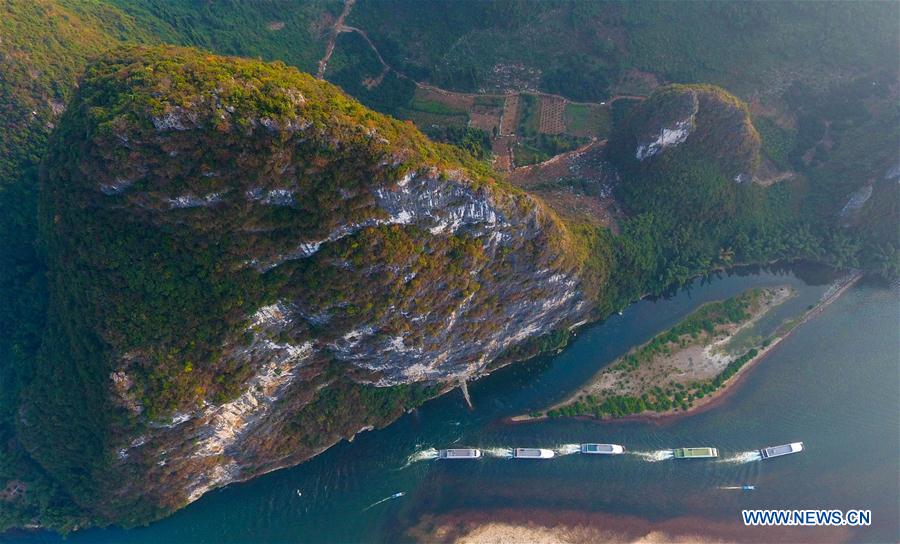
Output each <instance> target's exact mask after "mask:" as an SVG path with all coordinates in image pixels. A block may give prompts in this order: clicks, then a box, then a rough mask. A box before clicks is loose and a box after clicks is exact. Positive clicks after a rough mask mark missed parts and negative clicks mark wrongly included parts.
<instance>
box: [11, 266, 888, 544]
mask: <svg viewBox="0 0 900 544" xmlns="http://www.w3.org/2000/svg"><path fill="white" fill-rule="evenodd" d="M827 280H828V278H827V277H826V275H825V274H823V273H816V272H815V271H811V270H803V271H802V273H801V270H800V269H795V270H793V271H792V270H780V271H743V272H741V273H740V274H738V273H733V274H730V275H722V276H719V277H714V278H709V279H705V280H702V281H701V280H698V281H695V282H694V283H693V284H691V285H690V286H689V287H688V288H686V289H682V290H681V291H679V292H678V293H676V294H674V295H673V296H671V297H669V298H665V299H660V300H656V301H649V300H648V301H641V302H639V303H637V304H634V305H633V306H631V307H629V308H628V309H627V310H625V312H624V314H623V315H615V316H612V317H611V318H610V319H608V320H606V321H605V322H603V323H600V324H597V325H594V326H591V327H588V328H586V329H584V330H582V331H581V332H579V333H578V337H577V338H576V340H575V341H574V343H573V344H572V345H571V346H570V347H569V348H568V349H566V350H565V351H564V352H563V353H561V354H559V355H557V356H554V357H548V358H542V359H537V360H534V361H531V362H528V363H524V364H518V365H513V366H511V367H507V368H505V369H502V370H500V371H497V372H495V373H494V374H493V375H491V376H488V377H487V378H484V379H482V380H480V381H478V382H475V383H473V384H471V385H470V393H471V396H472V400H473V403H474V405H475V409H474V410H471V411H470V410H468V409H467V408H466V406H465V404H464V402H463V399H462V396H461V395H460V394H459V393H458V392H452V393H450V394H448V395H446V396H445V397H442V398H439V399H435V400H433V401H431V402H429V403H427V404H426V405H425V406H423V407H422V408H420V409H419V410H416V411H415V412H413V413H411V414H408V415H406V416H404V417H403V418H401V419H400V420H398V421H397V422H395V423H394V424H393V425H391V426H390V427H388V428H387V429H383V430H378V431H373V432H369V433H363V434H361V435H359V436H357V437H356V439H355V440H354V441H353V442H352V443H346V442H345V443H341V444H339V445H337V446H335V447H334V448H332V449H330V450H328V451H327V452H325V453H324V454H322V455H320V456H319V457H317V458H314V459H312V460H311V461H309V462H307V463H304V464H302V465H300V466H298V467H294V468H291V469H286V470H281V471H278V472H275V473H272V474H269V475H266V476H263V477H260V478H257V479H255V480H253V481H251V482H246V483H243V484H236V485H232V486H229V487H227V488H225V489H220V490H217V491H214V492H211V493H209V494H207V495H206V496H204V497H203V498H202V499H200V500H199V501H197V502H196V503H194V504H192V505H190V506H188V507H187V508H185V509H183V510H181V511H179V512H176V513H175V514H174V515H172V516H171V517H169V518H167V519H165V520H162V521H160V522H157V523H155V524H152V525H151V526H149V527H145V528H139V529H134V530H128V531H124V530H119V529H106V530H89V531H84V532H80V533H77V534H75V535H72V536H70V537H69V539H68V541H69V542H72V543H80V542H141V543H143V542H173V543H178V542H248V541H271V542H335V541H340V542H345V541H350V542H357V541H365V542H379V541H380V542H394V541H398V540H404V539H406V538H407V537H406V536H405V531H406V529H407V528H409V527H410V526H412V525H415V524H416V523H418V522H419V521H420V520H422V519H423V517H426V516H432V515H441V514H447V513H453V512H460V511H472V510H482V511H490V510H492V509H497V508H501V507H502V508H511V509H530V510H531V509H538V510H542V511H549V512H552V511H554V510H577V511H587V512H603V513H605V514H612V515H630V516H638V517H640V518H643V519H646V520H651V521H662V520H667V519H672V518H677V517H682V516H690V517H693V518H703V519H708V520H710V521H714V522H717V523H733V524H734V528H735V531H736V533H735V534H736V535H737V536H736V538H747V539H755V540H763V541H764V540H765V536H764V535H765V533H759V532H756V533H753V532H744V533H741V532H740V531H741V530H742V529H741V526H740V510H741V509H744V508H841V509H846V508H860V509H871V510H872V515H873V525H872V527H870V528H867V529H865V530H861V531H858V532H856V533H853V534H852V538H853V539H854V540H862V541H873V542H888V541H891V542H896V541H898V539H900V528H898V512H900V499H898V474H900V451H898V450H900V410H898V403H900V361H898V356H900V329H898V323H900V289H898V288H897V286H893V287H887V286H884V285H876V284H873V283H868V282H865V281H864V282H862V283H860V284H858V285H857V286H855V287H854V288H852V289H851V290H849V291H848V292H847V293H846V294H845V295H844V296H843V297H841V298H840V299H839V300H837V301H836V302H835V303H834V304H832V305H831V306H830V307H828V308H827V309H826V310H825V312H823V313H822V314H821V315H819V316H817V317H816V318H814V319H813V320H812V321H810V322H809V323H807V324H805V325H803V326H802V327H801V328H799V329H798V330H797V331H796V332H795V333H794V334H793V335H792V336H790V337H789V338H788V339H787V340H785V341H784V342H782V343H781V344H780V345H779V346H778V347H777V348H775V350H773V353H771V354H770V355H769V356H768V357H767V358H766V359H764V360H763V361H762V362H761V363H760V364H759V365H758V366H757V367H756V368H754V369H753V370H752V371H751V372H750V373H749V374H748V375H747V376H746V379H745V380H743V382H742V383H741V384H740V386H739V387H738V388H737V389H736V390H735V391H734V392H733V393H732V394H730V395H729V396H728V398H727V399H726V400H725V401H724V402H723V403H722V404H720V405H718V406H716V407H715V408H713V409H711V410H709V411H706V412H703V413H700V414H697V415H693V416H689V417H684V418H680V419H675V420H666V421H663V422H637V421H632V422H610V423H599V422H595V421H581V420H553V421H545V422H539V423H528V424H519V425H509V424H505V423H504V422H503V421H502V419H503V418H505V417H508V416H510V415H514V414H517V413H521V412H523V411H527V410H529V409H532V408H536V407H540V406H543V405H545V404H547V403H549V402H552V401H555V400H558V399H560V398H562V397H564V396H566V395H567V394H568V393H570V392H571V390H573V389H575V388H576V387H577V386H579V385H580V384H581V383H582V382H583V381H584V380H586V379H587V378H589V377H590V376H591V375H592V374H593V373H594V372H595V371H596V370H597V368H599V367H601V366H602V365H604V364H607V363H608V362H610V361H611V360H613V359H614V358H615V357H616V356H618V355H620V354H622V353H623V352H625V351H626V350H627V349H628V348H629V347H631V346H633V345H635V344H637V343H640V342H643V341H645V340H647V339H649V338H650V337H652V336H653V335H654V334H656V333H657V332H659V331H661V330H663V329H665V328H667V327H668V326H670V325H672V324H673V323H675V322H676V321H677V320H678V319H680V318H681V317H683V316H684V315H686V314H687V313H689V312H690V311H692V310H693V309H695V308H696V307H697V306H699V305H700V304H702V303H704V302H706V301H710V300H715V299H721V298H724V297H728V296H731V295H734V294H737V293H739V292H741V291H743V290H745V289H747V288H749V287H752V286H766V285H784V284H790V285H792V286H793V287H795V288H796V289H797V291H798V293H797V296H796V297H795V298H793V299H791V300H790V301H788V302H787V303H785V305H784V307H783V308H782V309H780V310H779V311H780V312H784V315H788V314H790V313H792V312H793V313H797V312H799V311H801V310H802V309H803V308H806V307H807V306H808V305H809V304H813V303H815V301H817V300H818V299H819V297H820V296H821V295H822V293H824V292H825V290H826V289H827V287H828V283H827ZM799 440H802V441H803V442H804V443H805V446H806V450H807V451H805V452H804V453H802V454H800V455H794V456H790V457H785V458H781V459H774V460H770V461H766V462H760V461H755V460H752V459H753V458H754V456H753V454H752V451H753V450H755V449H758V448H759V447H761V446H767V445H773V444H781V443H785V442H792V441H799ZM588 441H590V442H614V443H618V444H623V445H625V446H626V447H627V448H628V449H629V452H631V454H630V455H623V456H617V457H589V456H581V455H577V454H575V455H566V456H562V457H559V458H556V459H553V460H550V461H532V462H528V461H515V460H508V459H503V458H485V459H482V460H479V461H476V462H464V461H459V462H439V461H434V460H421V461H413V462H409V460H410V457H413V458H415V457H416V455H417V454H419V457H425V456H427V450H428V449H429V448H442V447H449V446H451V445H455V446H458V447H461V446H473V447H481V448H506V447H514V446H535V447H549V448H558V449H565V445H567V444H577V443H579V442H588ZM705 445H709V446H716V447H718V448H719V451H720V455H721V456H722V458H721V459H720V460H719V461H712V460H703V461H672V460H663V461H652V460H651V459H652V458H654V457H660V456H662V454H660V453H658V452H660V451H665V450H668V449H670V448H673V447H679V446H705ZM745 483H746V484H753V485H756V486H757V490H756V491H753V492H741V491H728V490H723V489H720V487H727V486H734V485H741V484H745ZM401 492H402V493H404V495H402V496H399V497H396V498H392V499H389V500H386V501H384V502H380V503H378V504H374V503H376V502H377V501H381V500H382V499H385V498H388V497H390V496H392V495H394V494H397V493H401ZM373 504H374V505H373ZM698 530H702V529H701V528H699V527H698ZM761 535H762V536H761ZM20 540H25V541H30V542H55V541H59V540H60V539H59V537H57V536H55V535H52V534H48V533H31V534H7V535H6V536H5V537H0V541H20Z"/></svg>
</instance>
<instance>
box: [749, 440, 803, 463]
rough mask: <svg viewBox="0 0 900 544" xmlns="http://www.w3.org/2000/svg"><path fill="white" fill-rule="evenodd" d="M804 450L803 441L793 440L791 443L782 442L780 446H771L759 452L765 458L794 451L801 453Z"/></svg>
mask: <svg viewBox="0 0 900 544" xmlns="http://www.w3.org/2000/svg"><path fill="white" fill-rule="evenodd" d="M801 451H803V442H791V443H790V444H782V445H780V446H769V447H768V448H763V449H761V450H759V454H760V455H762V458H763V459H770V458H772V457H781V456H782V455H790V454H792V453H800V452H801Z"/></svg>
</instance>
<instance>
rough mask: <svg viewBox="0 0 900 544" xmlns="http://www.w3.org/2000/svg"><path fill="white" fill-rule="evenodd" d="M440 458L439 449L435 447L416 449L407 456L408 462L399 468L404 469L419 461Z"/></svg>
mask: <svg viewBox="0 0 900 544" xmlns="http://www.w3.org/2000/svg"><path fill="white" fill-rule="evenodd" d="M437 458H438V451H437V450H436V449H434V448H427V449H424V450H418V451H414V452H413V453H412V455H410V456H409V457H407V458H406V463H405V464H404V465H403V466H402V467H400V468H398V469H397V470H403V469H404V468H406V467H408V466H409V465H411V464H413V463H418V462H419V461H430V460H432V459H437Z"/></svg>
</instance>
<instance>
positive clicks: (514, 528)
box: [407, 509, 853, 544]
mask: <svg viewBox="0 0 900 544" xmlns="http://www.w3.org/2000/svg"><path fill="white" fill-rule="evenodd" d="M852 534H853V533H852V531H851V530H850V529H849V528H847V527H744V526H743V525H740V524H738V523H737V522H736V520H734V521H731V520H717V519H704V518H699V517H676V518H669V519H662V520H650V519H646V518H641V517H638V516H633V515H617V514H611V513H605V512H582V511H574V510H545V509H524V510H519V509H498V510H462V511H454V512H449V513H446V514H443V515H440V516H424V517H423V518H422V519H421V520H419V522H418V523H417V524H416V525H415V526H414V527H412V528H411V529H409V530H408V531H407V536H410V537H412V538H413V539H415V540H416V541H418V542H429V543H442V544H450V543H455V544H520V543H523V542H533V543H536V544H581V543H585V544H586V543H594V542H616V543H635V544H637V543H642V544H664V543H671V544H686V543H697V544H700V543H703V544H712V543H722V542H747V541H754V542H797V543H801V542H844V541H849V540H851V538H852Z"/></svg>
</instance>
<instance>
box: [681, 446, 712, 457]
mask: <svg viewBox="0 0 900 544" xmlns="http://www.w3.org/2000/svg"><path fill="white" fill-rule="evenodd" d="M718 456H719V450H717V449H716V448H677V449H676V450H675V459H706V458H709V457H718Z"/></svg>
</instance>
